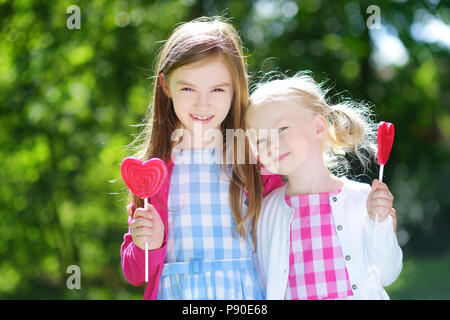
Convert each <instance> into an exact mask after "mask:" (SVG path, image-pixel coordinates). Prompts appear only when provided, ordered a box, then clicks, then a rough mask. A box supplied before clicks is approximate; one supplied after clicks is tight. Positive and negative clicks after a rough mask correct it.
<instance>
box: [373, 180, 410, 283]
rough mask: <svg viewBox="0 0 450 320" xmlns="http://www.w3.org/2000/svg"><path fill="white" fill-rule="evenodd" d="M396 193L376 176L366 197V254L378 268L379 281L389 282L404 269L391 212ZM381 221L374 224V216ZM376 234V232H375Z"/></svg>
mask: <svg viewBox="0 0 450 320" xmlns="http://www.w3.org/2000/svg"><path fill="white" fill-rule="evenodd" d="M393 200H394V197H393V195H392V194H391V192H390V191H389V188H388V187H387V185H386V184H384V183H382V182H379V181H378V180H374V181H373V183H372V189H371V191H370V193H369V195H368V197H367V203H366V206H367V212H368V214H367V215H366V226H367V232H368V240H369V241H368V243H367V248H366V250H367V257H368V259H369V263H370V265H372V266H376V267H377V270H376V272H379V277H380V278H379V279H380V284H381V285H382V286H388V285H390V284H391V283H392V282H394V281H395V279H397V277H398V275H399V274H400V271H401V270H402V260H403V253H402V250H401V248H400V246H399V244H398V241H397V237H396V235H395V225H394V221H393V218H392V216H391V214H390V213H391V212H392V211H394V209H392V206H393ZM376 215H378V218H379V222H378V225H377V227H376V228H375V221H374V220H375V216H376ZM375 234H376V235H375Z"/></svg>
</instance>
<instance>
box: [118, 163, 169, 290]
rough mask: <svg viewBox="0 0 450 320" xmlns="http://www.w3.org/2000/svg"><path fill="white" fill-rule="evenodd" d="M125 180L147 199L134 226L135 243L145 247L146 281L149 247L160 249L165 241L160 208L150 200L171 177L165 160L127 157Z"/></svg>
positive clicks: (138, 210)
mask: <svg viewBox="0 0 450 320" xmlns="http://www.w3.org/2000/svg"><path fill="white" fill-rule="evenodd" d="M120 172H121V174H122V178H123V181H124V182H125V184H126V185H127V186H128V188H130V190H131V192H133V193H134V194H135V195H137V196H138V197H140V198H142V199H144V203H145V205H144V208H137V209H136V211H135V212H134V216H133V221H132V223H131V225H130V229H131V236H132V238H133V242H134V243H135V244H136V245H137V246H138V247H139V248H141V249H145V282H148V250H153V249H158V248H160V247H161V245H162V243H163V240H164V225H163V222H162V220H161V217H160V216H159V214H158V212H157V211H156V209H155V208H154V207H153V206H152V205H151V204H150V203H149V202H148V198H150V197H153V196H154V195H155V194H156V193H157V192H158V191H159V189H160V188H161V185H162V183H163V181H164V179H165V178H166V176H167V166H166V164H165V163H164V161H162V160H161V159H158V158H153V159H150V160H148V161H146V162H144V163H143V162H142V161H141V160H139V159H136V158H132V157H129V158H126V159H125V160H123V162H122V165H121V167H120Z"/></svg>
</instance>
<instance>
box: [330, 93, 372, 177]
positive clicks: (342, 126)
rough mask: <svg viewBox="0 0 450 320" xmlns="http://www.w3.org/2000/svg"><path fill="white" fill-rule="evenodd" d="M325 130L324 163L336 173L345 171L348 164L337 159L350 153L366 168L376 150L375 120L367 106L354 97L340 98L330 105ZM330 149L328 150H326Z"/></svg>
mask: <svg viewBox="0 0 450 320" xmlns="http://www.w3.org/2000/svg"><path fill="white" fill-rule="evenodd" d="M329 108H330V114H329V120H330V126H329V130H328V147H329V149H331V150H329V151H328V154H327V155H326V160H327V164H328V167H329V168H330V169H331V170H333V171H335V172H336V173H342V172H346V171H347V170H348V164H347V163H346V161H345V160H343V159H341V157H340V156H343V155H345V154H348V153H353V154H354V155H355V156H356V158H357V159H358V160H359V162H360V163H361V165H362V167H363V168H364V169H367V168H368V167H369V165H370V162H371V161H372V158H373V156H374V155H375V152H376V144H375V141H376V124H375V122H374V121H373V120H372V119H371V118H372V113H371V110H370V107H369V106H368V105H365V104H363V103H357V102H355V101H344V102H341V103H339V104H336V105H331V106H330V107H329ZM330 151H331V152H330Z"/></svg>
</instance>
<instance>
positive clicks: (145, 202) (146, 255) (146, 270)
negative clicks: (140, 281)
mask: <svg viewBox="0 0 450 320" xmlns="http://www.w3.org/2000/svg"><path fill="white" fill-rule="evenodd" d="M147 206H148V198H145V199H144V208H147ZM145 282H148V241H145Z"/></svg>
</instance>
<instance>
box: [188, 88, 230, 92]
mask: <svg viewBox="0 0 450 320" xmlns="http://www.w3.org/2000/svg"><path fill="white" fill-rule="evenodd" d="M181 91H187V92H193V91H194V89H192V88H188V87H186V88H181ZM213 92H225V90H223V89H221V88H216V89H214V90H213Z"/></svg>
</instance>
